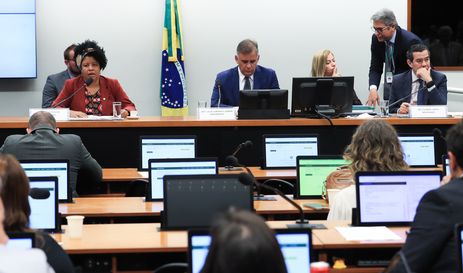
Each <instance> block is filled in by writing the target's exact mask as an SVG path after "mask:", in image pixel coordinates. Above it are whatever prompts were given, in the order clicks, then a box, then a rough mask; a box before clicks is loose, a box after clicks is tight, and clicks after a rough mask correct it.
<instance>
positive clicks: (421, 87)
mask: <svg viewBox="0 0 463 273" xmlns="http://www.w3.org/2000/svg"><path fill="white" fill-rule="evenodd" d="M417 81H418V82H419V84H420V85H419V87H418V98H417V100H416V104H418V105H425V104H426V94H425V91H426V90H425V88H424V81H423V80H422V79H418V80H417Z"/></svg>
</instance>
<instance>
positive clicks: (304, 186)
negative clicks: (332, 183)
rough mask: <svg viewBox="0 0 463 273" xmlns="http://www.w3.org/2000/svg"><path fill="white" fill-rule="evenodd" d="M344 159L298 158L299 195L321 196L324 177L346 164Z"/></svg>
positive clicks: (347, 162)
mask: <svg viewBox="0 0 463 273" xmlns="http://www.w3.org/2000/svg"><path fill="white" fill-rule="evenodd" d="M349 163H350V162H349V161H347V160H345V159H341V158H340V159H320V158H319V159H300V160H299V169H298V179H299V181H298V183H299V195H300V196H321V195H322V189H323V183H324V182H325V180H326V177H327V176H328V175H329V174H330V173H331V172H333V171H335V170H336V168H338V167H340V166H343V165H347V164H349Z"/></svg>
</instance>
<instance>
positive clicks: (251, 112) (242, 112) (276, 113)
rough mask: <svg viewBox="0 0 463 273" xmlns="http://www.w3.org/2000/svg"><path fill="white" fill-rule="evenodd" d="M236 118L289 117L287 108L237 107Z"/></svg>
mask: <svg viewBox="0 0 463 273" xmlns="http://www.w3.org/2000/svg"><path fill="white" fill-rule="evenodd" d="M238 119H289V110H288V109H238Z"/></svg>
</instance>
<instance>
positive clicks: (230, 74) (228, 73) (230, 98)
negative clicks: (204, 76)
mask: <svg viewBox="0 0 463 273" xmlns="http://www.w3.org/2000/svg"><path fill="white" fill-rule="evenodd" d="M239 78H240V77H239V75H238V67H235V68H231V69H228V70H225V71H222V72H220V73H219V74H218V75H217V78H216V80H215V85H214V90H213V91H212V97H211V106H212V107H216V106H217V104H218V103H219V89H218V87H217V84H218V83H220V85H221V86H222V87H221V91H222V97H221V100H220V106H224V107H227V106H238V105H239V103H240V96H239V89H240V83H239V81H240V80H239ZM253 89H280V86H279V84H278V79H277V75H276V73H275V71H274V70H273V69H270V68H265V67H263V66H260V65H258V66H257V67H256V71H255V72H254V86H253Z"/></svg>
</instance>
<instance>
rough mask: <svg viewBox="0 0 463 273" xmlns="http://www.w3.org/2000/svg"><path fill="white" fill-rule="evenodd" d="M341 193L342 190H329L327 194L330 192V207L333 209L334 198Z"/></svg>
mask: <svg viewBox="0 0 463 273" xmlns="http://www.w3.org/2000/svg"><path fill="white" fill-rule="evenodd" d="M340 191H341V190H340V189H328V190H327V192H328V204H329V205H330V208H331V204H333V200H334V197H335V196H336V194H338V192H340Z"/></svg>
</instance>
